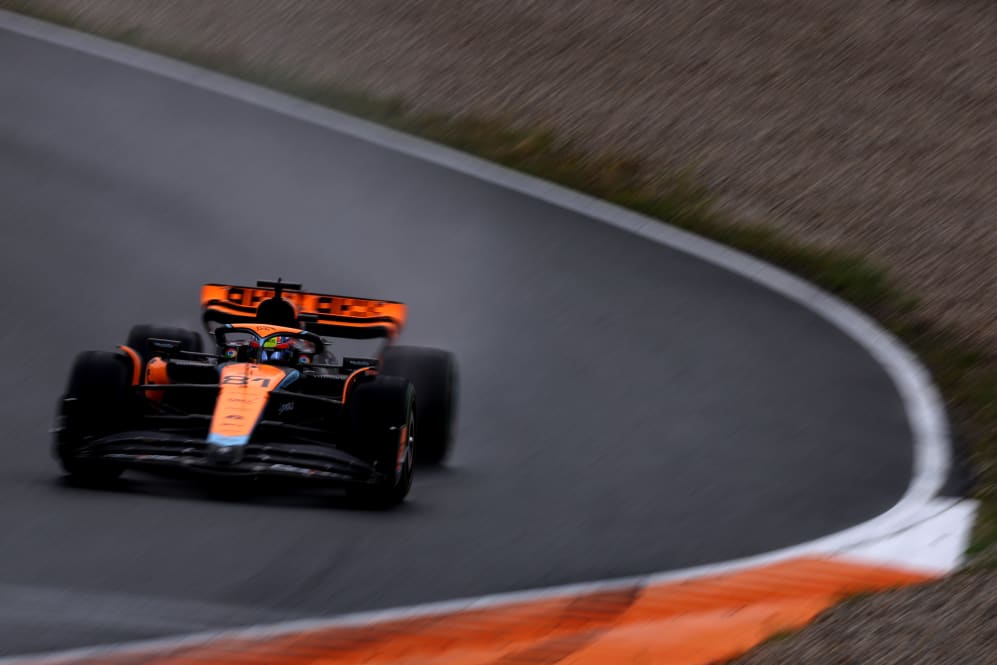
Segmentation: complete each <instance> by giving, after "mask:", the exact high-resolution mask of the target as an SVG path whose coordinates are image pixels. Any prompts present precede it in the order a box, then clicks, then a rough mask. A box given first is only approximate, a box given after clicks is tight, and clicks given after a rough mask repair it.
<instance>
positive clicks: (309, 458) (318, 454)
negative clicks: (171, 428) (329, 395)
mask: <svg viewBox="0 0 997 665" xmlns="http://www.w3.org/2000/svg"><path fill="white" fill-rule="evenodd" d="M238 453H239V454H238V455H235V456H233V455H232V454H231V453H230V451H229V450H227V449H225V448H223V447H221V448H220V447H219V446H216V445H214V444H211V443H208V442H207V441H205V440H203V439H192V438H189V437H186V436H183V435H176V434H169V433H163V432H155V431H149V432H145V431H134V432H123V433H117V434H111V435H108V436H104V437H99V438H94V439H89V440H87V441H86V442H85V443H82V444H80V443H77V444H76V445H74V446H73V457H74V458H76V459H80V460H93V461H95V462H98V461H99V462H109V463H113V464H117V465H121V466H123V467H125V468H130V469H136V470H144V471H152V472H156V471H180V472H187V473H192V474H198V475H206V476H216V477H227V478H247V479H266V478H274V479H278V478H284V479H295V480H301V481H313V482H319V483H326V484H334V485H370V484H375V483H377V482H378V481H380V480H381V477H382V476H381V474H380V473H379V472H378V471H377V470H376V469H374V467H373V465H371V464H370V463H369V462H367V461H365V460H363V459H360V458H359V457H356V456H354V455H350V454H349V453H347V452H345V451H342V450H339V449H336V448H331V447H328V446H319V445H309V444H300V443H279V442H277V443H271V442H267V443H249V444H246V445H245V446H240V447H239V451H238Z"/></svg>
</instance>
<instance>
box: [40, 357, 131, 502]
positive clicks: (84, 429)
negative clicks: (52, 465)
mask: <svg viewBox="0 0 997 665" xmlns="http://www.w3.org/2000/svg"><path fill="white" fill-rule="evenodd" d="M132 371H133V368H132V361H131V359H130V358H129V357H128V356H126V355H125V354H123V353H119V352H113V351H84V352H83V353H81V354H79V355H78V356H76V361H75V362H74V363H73V368H72V370H71V371H70V374H69V384H68V385H67V386H66V394H65V395H64V397H63V400H62V401H61V403H60V409H59V411H60V416H61V428H60V429H59V432H58V434H57V435H56V441H55V454H56V456H57V457H58V458H59V461H60V462H61V464H62V468H63V469H64V470H65V471H66V473H67V474H69V475H70V476H72V477H74V478H75V479H77V480H81V481H85V482H95V483H97V482H106V481H109V480H113V479H114V478H117V477H118V476H120V475H121V472H122V469H121V467H119V466H117V465H114V464H108V463H106V462H103V461H101V460H95V459H88V458H86V457H80V456H79V454H78V453H79V449H80V447H81V446H82V445H84V443H85V440H86V438H87V437H92V436H100V435H102V434H108V433H111V432H113V431H115V430H118V429H121V428H122V427H123V425H125V424H126V423H127V422H128V419H129V418H130V417H131V415H132V414H133V413H134V411H135V408H136V401H137V398H136V396H135V395H134V394H133V393H132V390H131V376H132Z"/></svg>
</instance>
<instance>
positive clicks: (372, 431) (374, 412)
mask: <svg viewBox="0 0 997 665" xmlns="http://www.w3.org/2000/svg"><path fill="white" fill-rule="evenodd" d="M348 402H349V409H350V418H351V420H352V423H351V424H352V427H353V433H354V437H355V438H356V441H357V445H358V448H359V450H358V454H360V455H362V456H363V457H365V458H366V459H368V460H370V461H371V462H372V463H373V465H374V469H375V471H376V472H377V473H378V475H379V480H378V481H377V482H376V483H375V484H374V485H373V486H371V487H370V488H369V489H368V491H367V492H366V493H365V498H366V499H367V500H368V502H369V503H370V504H372V505H373V506H375V507H381V508H387V507H391V506H395V505H398V504H399V503H401V502H402V501H404V500H405V497H406V496H407V495H408V493H409V490H410V489H411V487H412V475H413V471H414V467H415V450H416V439H415V424H416V422H417V416H416V402H415V389H414V388H413V386H412V384H411V383H409V381H408V380H407V379H404V378H402V377H397V376H378V377H376V378H374V379H373V380H371V381H366V382H363V383H360V384H359V385H357V386H356V387H355V388H353V390H352V391H351V392H350V396H349V400H348Z"/></svg>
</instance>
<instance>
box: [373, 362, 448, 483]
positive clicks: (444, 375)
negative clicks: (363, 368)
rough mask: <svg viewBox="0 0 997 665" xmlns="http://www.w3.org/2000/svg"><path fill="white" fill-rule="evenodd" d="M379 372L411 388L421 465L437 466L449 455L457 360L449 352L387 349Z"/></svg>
mask: <svg viewBox="0 0 997 665" xmlns="http://www.w3.org/2000/svg"><path fill="white" fill-rule="evenodd" d="M380 371H381V373H382V374H387V375H391V376H403V377H405V378H406V379H408V380H409V381H411V382H412V385H414V386H415V394H416V396H417V398H418V401H417V404H416V420H417V421H418V423H419V456H418V461H419V463H421V464H440V463H442V462H443V461H444V460H445V459H446V457H447V455H448V454H449V452H450V448H451V444H452V441H453V432H454V420H455V416H456V413H457V361H456V359H455V358H454V355H453V354H452V353H450V352H449V351H442V350H440V349H427V348H422V347H417V346H389V347H387V348H386V349H385V350H384V356H383V358H382V359H381V367H380Z"/></svg>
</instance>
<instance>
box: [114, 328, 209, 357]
mask: <svg viewBox="0 0 997 665" xmlns="http://www.w3.org/2000/svg"><path fill="white" fill-rule="evenodd" d="M150 339H172V340H176V341H178V342H180V349H181V350H183V351H196V352H198V353H200V352H202V351H204V339H203V338H202V337H201V335H200V333H198V332H197V331H195V330H187V329H185V328H177V327H175V326H155V325H149V324H147V323H142V324H139V325H137V326H132V329H131V331H130V332H129V333H128V341H127V342H126V344H127V345H128V346H130V347H131V348H133V349H135V351H136V352H137V353H138V354H139V356H141V358H142V361H143V362H148V360H149V358H150V357H152V355H154V354H151V353H150V351H151V349H150V347H149V340H150Z"/></svg>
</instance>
